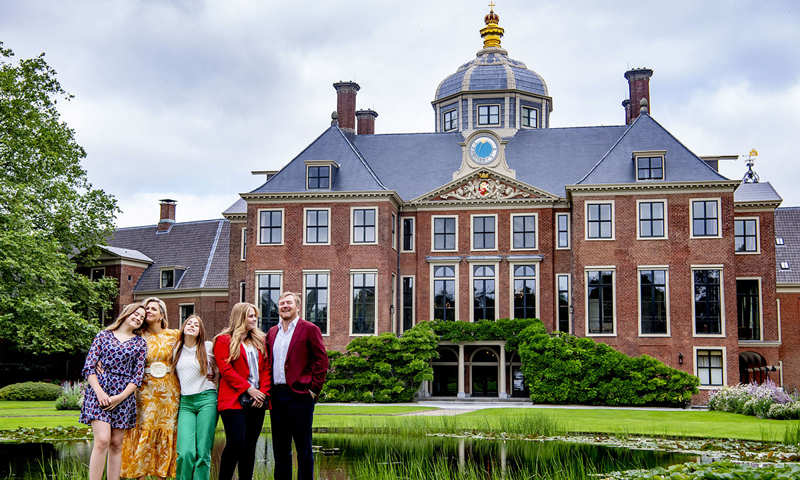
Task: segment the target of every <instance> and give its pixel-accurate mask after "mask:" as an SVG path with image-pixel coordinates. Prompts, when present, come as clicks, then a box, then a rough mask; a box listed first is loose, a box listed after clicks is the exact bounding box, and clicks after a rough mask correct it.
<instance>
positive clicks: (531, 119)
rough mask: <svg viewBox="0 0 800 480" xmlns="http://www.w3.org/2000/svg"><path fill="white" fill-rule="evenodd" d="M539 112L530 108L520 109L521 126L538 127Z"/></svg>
mask: <svg viewBox="0 0 800 480" xmlns="http://www.w3.org/2000/svg"><path fill="white" fill-rule="evenodd" d="M538 118H539V111H538V110H536V109H535V108H532V107H522V126H523V127H526V128H536V127H538V126H539V121H538Z"/></svg>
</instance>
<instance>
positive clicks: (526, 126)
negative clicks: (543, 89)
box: [519, 105, 539, 129]
mask: <svg viewBox="0 0 800 480" xmlns="http://www.w3.org/2000/svg"><path fill="white" fill-rule="evenodd" d="M526 109H527V110H533V111H534V112H536V124H535V125H533V126H531V125H525V124H524V123H522V119H523V118H525V115H524V114H525V110H526ZM519 126H520V127H522V128H531V129H533V128H539V109H538V108H536V107H532V106H530V105H520V106H519Z"/></svg>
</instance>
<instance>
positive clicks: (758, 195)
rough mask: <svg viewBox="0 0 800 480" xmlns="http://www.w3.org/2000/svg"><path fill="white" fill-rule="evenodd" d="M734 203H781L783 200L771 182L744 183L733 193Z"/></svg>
mask: <svg viewBox="0 0 800 480" xmlns="http://www.w3.org/2000/svg"><path fill="white" fill-rule="evenodd" d="M733 201H734V202H781V201H783V199H782V198H781V196H780V195H778V192H776V191H775V189H774V188H772V185H771V184H770V183H769V182H760V183H742V184H741V185H739V187H738V188H737V189H736V191H735V192H734V193H733Z"/></svg>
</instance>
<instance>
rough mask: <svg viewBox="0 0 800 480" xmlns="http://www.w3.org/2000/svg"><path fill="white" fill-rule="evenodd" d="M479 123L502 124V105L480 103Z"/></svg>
mask: <svg viewBox="0 0 800 480" xmlns="http://www.w3.org/2000/svg"><path fill="white" fill-rule="evenodd" d="M478 125H481V126H485V125H500V105H478Z"/></svg>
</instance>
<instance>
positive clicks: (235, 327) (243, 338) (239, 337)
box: [214, 302, 267, 362]
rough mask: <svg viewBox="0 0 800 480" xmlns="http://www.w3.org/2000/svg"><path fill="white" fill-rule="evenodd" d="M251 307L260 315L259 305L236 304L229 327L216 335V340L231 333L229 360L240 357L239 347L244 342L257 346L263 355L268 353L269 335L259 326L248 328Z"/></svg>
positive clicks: (232, 310)
mask: <svg viewBox="0 0 800 480" xmlns="http://www.w3.org/2000/svg"><path fill="white" fill-rule="evenodd" d="M251 308H252V309H253V310H254V311H255V312H256V316H258V307H256V306H255V305H253V304H252V303H245V302H240V303H237V304H236V305H234V306H233V309H231V319H230V323H229V324H228V327H227V328H225V329H224V330H223V331H221V332H219V334H218V335H217V336H216V337H214V340H215V341H216V339H217V338H218V337H219V336H220V335H230V337H231V346H230V350H229V351H228V362H232V361H234V360H236V359H237V358H239V353H240V352H239V347H240V346H241V345H242V343H243V342H247V343H249V344H250V345H253V346H254V347H256V348H257V349H258V351H259V352H261V354H262V355H266V354H267V347H266V339H267V335H266V334H265V333H264V332H263V331H261V329H260V328H258V327H256V328H254V329H252V330H247V313H248V312H249V311H250V309H251Z"/></svg>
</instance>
